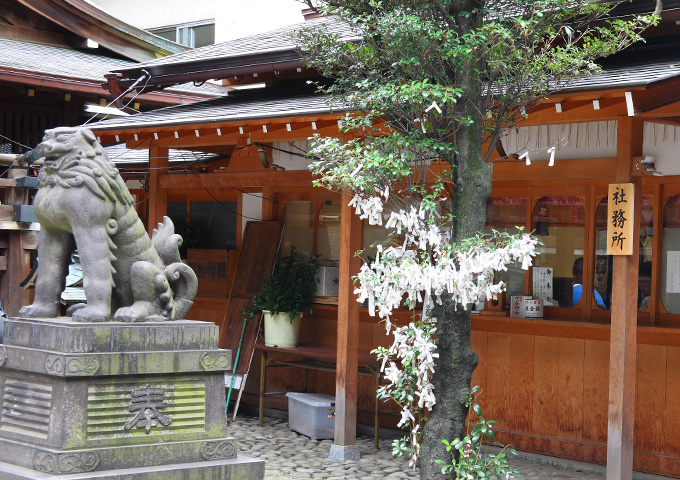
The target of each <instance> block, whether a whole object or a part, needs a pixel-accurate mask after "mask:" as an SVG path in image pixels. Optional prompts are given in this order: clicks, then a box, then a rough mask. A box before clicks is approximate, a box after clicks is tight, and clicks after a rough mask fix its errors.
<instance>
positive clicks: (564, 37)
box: [297, 0, 658, 479]
mask: <svg viewBox="0 0 680 480" xmlns="http://www.w3.org/2000/svg"><path fill="white" fill-rule="evenodd" d="M304 1H305V3H307V4H308V5H309V6H310V7H313V8H317V9H318V10H319V11H320V12H322V13H323V14H325V15H328V16H329V19H328V21H329V23H332V22H344V24H345V25H347V28H349V29H351V31H352V35H345V40H344V41H341V36H340V34H338V33H334V32H337V30H338V29H337V28H333V29H331V28H320V29H319V28H310V29H305V30H303V31H301V32H299V33H298V35H297V39H298V41H299V43H300V45H301V48H302V50H303V51H304V52H305V53H306V55H307V59H308V62H309V65H310V66H312V67H314V68H316V69H317V70H319V71H320V72H321V73H322V74H323V75H324V76H326V77H330V78H332V79H333V82H332V83H320V84H319V88H320V90H321V91H323V92H324V93H326V94H327V95H328V96H329V101H330V102H331V104H332V105H339V106H341V107H342V108H344V109H347V110H348V111H349V112H350V113H348V114H347V115H346V116H345V117H344V118H343V120H342V122H341V125H340V126H341V131H342V132H343V133H344V137H343V139H342V140H340V139H334V138H321V137H318V136H317V137H316V138H315V146H314V148H313V153H314V155H315V156H317V157H318V158H320V159H321V160H319V161H317V162H315V163H314V165H313V171H314V172H315V173H316V174H318V175H320V180H319V181H318V184H319V185H322V186H325V187H327V188H330V189H333V190H339V191H344V192H347V193H350V194H351V195H353V196H354V200H353V204H354V206H355V207H356V209H357V212H358V213H359V214H360V215H362V216H363V217H364V218H368V219H369V221H370V222H371V223H376V224H382V223H383V221H384V220H385V219H387V226H388V227H391V228H392V229H393V230H394V232H395V234H397V235H399V236H398V237H394V238H393V240H392V245H391V246H390V247H388V248H386V249H385V251H384V252H383V254H382V257H381V258H378V259H376V261H375V262H373V264H372V265H367V266H364V268H363V269H362V273H363V276H362V275H360V282H361V286H360V288H359V289H358V292H359V293H360V294H361V295H362V297H363V298H366V299H368V300H369V303H374V304H377V306H378V308H377V311H378V312H379V313H380V314H381V316H383V317H384V318H386V319H388V327H389V315H390V311H391V309H392V308H394V307H395V302H394V297H395V295H396V296H399V295H402V296H403V297H404V298H406V301H407V304H408V305H409V306H413V305H415V303H416V302H418V301H425V302H426V304H427V303H428V299H429V298H433V299H436V301H435V302H433V305H432V308H431V309H430V311H429V312H426V314H425V315H424V318H423V321H425V322H428V321H429V319H430V318H431V317H436V318H437V320H438V322H437V327H436V332H437V353H438V355H439V357H438V360H437V361H436V371H435V373H434V379H433V383H432V384H431V385H430V386H427V388H429V389H430V391H434V392H435V394H436V395H437V401H436V402H435V403H431V404H430V405H429V406H431V407H432V412H431V415H430V420H429V422H428V424H427V426H426V428H425V432H426V433H425V436H424V437H420V434H418V435H416V436H414V437H413V441H412V442H411V448H412V449H413V450H414V452H416V453H417V451H418V449H419V448H420V446H421V439H422V447H423V448H422V452H423V453H422V457H421V472H422V473H421V476H422V477H423V478H428V479H431V478H436V476H437V475H439V474H440V472H439V469H438V468H437V467H436V464H435V460H436V459H440V460H447V455H450V454H449V453H447V451H446V449H445V446H444V445H443V444H442V443H441V440H442V439H445V438H462V437H463V433H464V427H465V418H466V415H467V408H466V406H465V399H467V398H468V396H469V392H470V378H471V375H472V371H473V370H474V368H475V367H476V364H477V356H476V354H475V353H474V352H473V351H472V349H471V347H470V314H469V312H468V311H466V310H465V307H467V305H468V303H469V302H473V301H475V300H476V297H475V295H476V294H478V293H479V292H481V291H482V290H484V289H485V288H486V289H487V291H486V292H485V293H487V294H490V296H493V295H494V294H495V293H497V292H498V290H492V289H493V287H492V286H493V284H494V282H493V274H492V272H493V271H494V270H498V269H501V270H502V269H503V268H505V267H504V266H505V265H507V263H509V262H512V261H516V260H519V261H521V262H524V263H525V266H526V263H527V259H530V257H531V253H532V252H531V249H530V248H528V247H530V246H531V241H532V240H531V239H530V238H529V237H526V236H523V235H519V236H502V235H500V236H499V235H498V234H494V235H493V236H492V238H488V237H485V236H483V235H481V234H480V232H482V231H483V229H484V224H485V206H486V201H487V199H488V197H489V196H490V193H491V169H492V164H491V163H490V162H488V160H489V158H490V156H491V154H492V152H493V146H495V145H497V144H498V141H499V139H500V138H501V136H502V135H503V133H504V132H505V131H506V129H507V128H509V127H511V126H513V125H515V124H517V122H518V121H520V120H522V118H523V117H524V116H526V112H530V111H531V109H532V108H533V107H534V106H535V105H536V104H537V103H540V102H541V101H542V100H543V99H544V98H545V97H546V96H547V95H549V94H550V93H552V92H555V91H558V90H560V89H562V88H564V87H565V86H566V85H568V84H569V82H571V81H572V80H573V79H574V78H576V77H577V76H580V75H592V74H593V73H596V72H598V71H599V66H598V64H597V63H596V60H597V59H598V58H600V57H603V56H607V55H610V54H612V53H615V52H617V51H619V50H621V49H623V48H625V47H626V46H627V45H629V44H631V43H632V42H635V41H638V40H640V39H641V37H640V34H641V32H642V30H643V29H644V28H646V27H647V26H648V25H650V24H652V23H654V22H655V21H656V18H657V17H656V16H655V15H653V14H652V15H648V16H639V17H626V18H618V17H616V16H615V15H610V11H611V9H612V7H613V6H614V5H613V4H610V3H601V2H592V1H590V0H304ZM656 13H658V12H656ZM348 37H352V40H349V41H348V40H347V38H348ZM485 145H487V146H489V145H490V146H491V147H492V148H484V146H485ZM395 239H396V240H395ZM504 249H505V250H504ZM503 251H505V252H514V253H512V254H507V255H506V254H504V253H499V252H503ZM484 255H487V257H484ZM501 257H502V258H501ZM484 258H487V259H486V260H484ZM491 258H493V259H494V260H493V261H492V260H490V259H491ZM496 261H498V262H500V263H498V262H497V263H494V262H496ZM390 262H392V263H391V264H390ZM466 262H467V263H469V265H472V266H474V265H476V267H471V266H467V265H466ZM480 262H486V264H485V266H484V268H482V267H480V266H479V263H480ZM492 263H493V264H494V265H495V266H494V267H490V265H491V264H492ZM388 264H390V265H391V267H389V268H388ZM447 265H450V266H451V269H452V270H451V269H449V270H447V269H446V268H444V267H446V266H447ZM432 266H436V267H437V268H435V269H434V270H432V269H430V270H427V269H428V268H431V267H432ZM486 267H488V268H486ZM464 268H465V269H467V270H466V273H474V275H472V274H471V276H470V277H465V279H463V277H461V276H460V275H459V274H460V273H461V271H462V270H463V269H464ZM474 268H478V270H477V271H474ZM489 268H490V270H489ZM468 271H469V272H468ZM424 272H426V273H424ZM451 272H454V273H455V275H454V273H451ZM490 272H491V273H490ZM418 275H420V277H421V280H422V281H420V282H417V281H414V280H413V279H414V278H416V277H418ZM446 275H448V276H446ZM457 275H458V276H457ZM433 276H434V277H436V278H430V277H433ZM428 278H429V280H428ZM468 280H469V281H468ZM386 284H388V285H397V286H398V287H399V288H394V289H393V290H392V293H390V294H389V295H388V294H386V293H385V292H386V291H387V290H386V288H387V287H384V285H386ZM438 285H439V286H442V285H443V287H442V288H439V289H438ZM471 292H472V293H474V295H472V296H471V295H468V294H469V293H471ZM475 292H476V293H475ZM387 297H390V298H387ZM387 303H389V305H388V304H387ZM372 310H373V308H372ZM408 330H409V329H408V328H406V330H398V329H395V331H402V332H403V331H408ZM410 330H411V331H414V328H413V327H412V328H410ZM415 330H417V331H418V332H423V331H426V332H429V334H430V338H431V334H434V331H435V329H434V328H425V327H423V326H422V325H421V326H420V327H418V328H417V329H415ZM410 341H411V344H413V338H411V340H410ZM407 344H408V342H405V343H403V344H402V345H407ZM398 350H399V348H397V349H396V351H398ZM424 351H430V349H429V347H427V348H424ZM431 353H432V352H431ZM388 356H389V355H388ZM432 358H437V357H436V356H435V357H432ZM402 360H403V359H402ZM385 364H386V365H391V363H390V360H389V359H386V360H385ZM396 364H398V362H397V363H396ZM396 364H395V365H396ZM425 369H426V370H428V371H429V370H430V369H429V366H427V367H425ZM393 373H394V372H393ZM392 376H393V377H394V378H395V379H397V377H396V374H394V375H392ZM402 380H403V379H402ZM406 383H408V382H406ZM411 396H412V397H413V395H411ZM410 408H413V409H414V410H417V409H418V405H417V402H412V403H411V404H410ZM423 416H425V412H423V415H418V414H414V418H422V417H423ZM419 422H420V421H419V420H418V422H415V423H413V424H412V425H411V426H412V428H416V426H417V425H420V423H419ZM416 430H418V429H417V428H416Z"/></svg>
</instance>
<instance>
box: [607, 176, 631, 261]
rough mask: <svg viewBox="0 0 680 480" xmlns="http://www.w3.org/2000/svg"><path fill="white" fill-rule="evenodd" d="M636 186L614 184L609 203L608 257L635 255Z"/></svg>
mask: <svg viewBox="0 0 680 480" xmlns="http://www.w3.org/2000/svg"><path fill="white" fill-rule="evenodd" d="M634 198H635V185H633V184H632V183H612V184H610V185H609V196H608V201H607V255H632V253H633V240H634V238H633V207H634V205H633V203H634Z"/></svg>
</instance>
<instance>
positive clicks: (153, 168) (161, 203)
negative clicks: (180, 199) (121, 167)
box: [147, 145, 168, 234]
mask: <svg viewBox="0 0 680 480" xmlns="http://www.w3.org/2000/svg"><path fill="white" fill-rule="evenodd" d="M167 167H168V148H167V147H159V146H156V145H152V146H151V147H149V219H148V220H149V223H148V225H147V230H148V232H149V234H151V232H153V229H154V228H156V225H157V224H158V223H161V222H163V217H164V216H165V215H167V214H168V191H167V189H165V188H160V185H159V184H158V180H159V178H160V176H161V175H165V174H167V173H168V170H167Z"/></svg>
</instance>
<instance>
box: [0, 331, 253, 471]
mask: <svg viewBox="0 0 680 480" xmlns="http://www.w3.org/2000/svg"><path fill="white" fill-rule="evenodd" d="M5 327H6V331H5V344H3V345H0V462H5V463H7V464H11V465H12V466H13V467H15V468H18V469H22V468H23V469H29V470H30V471H31V472H32V473H33V475H34V476H28V477H21V476H18V477H17V478H53V476H55V475H57V476H58V478H69V477H70V476H71V475H75V474H78V475H86V476H83V477H80V476H79V477H77V478H116V479H117V478H121V479H122V478H132V477H126V476H116V475H119V474H118V473H116V474H115V475H114V476H111V477H109V476H106V475H104V473H105V472H112V471H115V472H119V471H122V470H124V469H140V468H144V467H152V468H153V471H154V472H156V471H161V470H162V471H165V468H163V469H161V470H159V467H162V466H171V465H178V464H187V465H205V468H208V467H207V465H208V463H206V462H223V461H227V460H228V461H232V460H235V459H236V460H240V457H239V458H238V459H237V458H236V450H237V449H236V441H235V440H234V439H233V438H229V437H228V436H227V419H226V413H225V395H224V370H227V369H229V368H231V352H230V351H227V350H220V349H218V348H217V345H218V339H219V337H218V333H219V332H218V329H217V327H216V326H215V325H214V324H212V323H207V322H195V321H187V320H182V321H175V322H172V321H170V322H158V323H119V322H107V323H75V322H73V321H71V320H70V319H68V318H57V319H47V320H36V319H16V318H13V319H10V320H9V321H8V322H7V324H6V326H5ZM220 465H222V463H220ZM225 465H227V464H225ZM228 465H232V466H229V467H228V468H229V469H232V470H233V469H234V468H236V467H234V466H233V462H232V463H228ZM201 468H203V467H201ZM211 468H212V467H211ZM220 468H222V467H220ZM225 468H226V467H225ZM186 470H187V469H185V475H186V474H187V472H186ZM191 470H192V471H191V475H194V473H193V467H191ZM209 471H210V470H206V472H209ZM215 471H220V469H219V468H218V469H217V470H215ZM0 472H2V470H0ZM88 472H93V476H91V477H90V476H87V475H89V473H88ZM38 473H40V474H41V475H42V474H44V475H47V476H46V477H40V476H35V475H37V474H38ZM95 473H96V475H94V474H95ZM107 475H108V474H107ZM121 475H122V474H121ZM166 475H167V474H166ZM206 475H212V474H209V473H206ZM5 478H6V477H5V476H3V475H2V474H0V479H2V480H5ZM10 478H11V477H10ZM74 478H75V477H74ZM135 478H136V480H140V479H141V478H154V479H155V478H175V477H168V476H163V475H161V476H158V477H153V476H149V477H139V476H135ZM177 478H182V479H183V480H184V479H185V478H194V477H192V476H189V477H186V476H185V477H177ZM196 478H201V479H203V478H213V477H212V476H205V477H201V476H198V477H196ZM214 478H233V477H219V476H218V477H214ZM238 478H241V477H238ZM243 478H246V479H250V478H262V477H261V476H260V477H249V476H246V477H243Z"/></svg>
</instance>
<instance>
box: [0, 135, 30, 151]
mask: <svg viewBox="0 0 680 480" xmlns="http://www.w3.org/2000/svg"><path fill="white" fill-rule="evenodd" d="M0 137H2V138H4V139H5V140H9V141H10V142H12V143H14V144H16V145H19V146H20V147H24V148H28V149H29V150H30V149H31V147H27V146H26V145H24V144H23V143H19V142H17V141H16V140H12V139H11V138H9V137H6V136H4V135H3V134H1V133H0Z"/></svg>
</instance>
